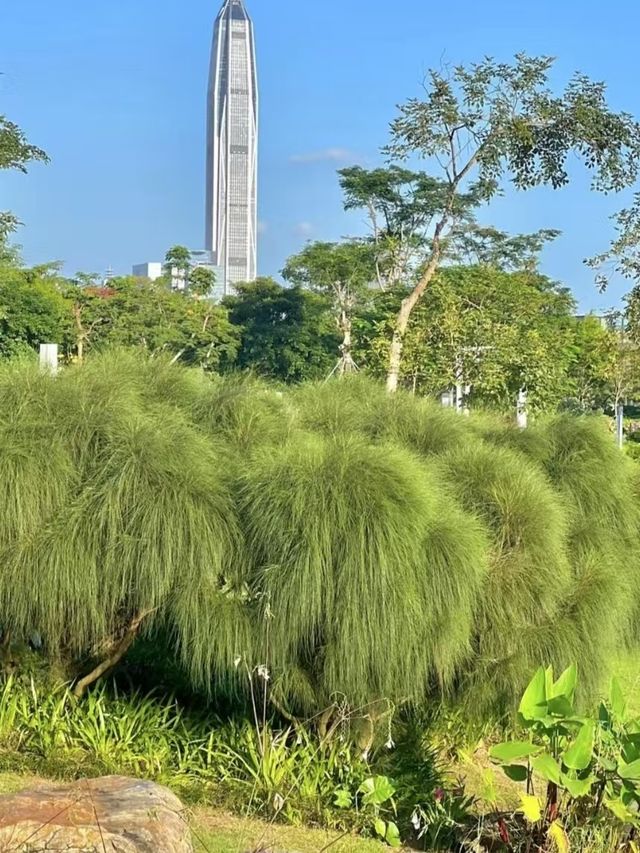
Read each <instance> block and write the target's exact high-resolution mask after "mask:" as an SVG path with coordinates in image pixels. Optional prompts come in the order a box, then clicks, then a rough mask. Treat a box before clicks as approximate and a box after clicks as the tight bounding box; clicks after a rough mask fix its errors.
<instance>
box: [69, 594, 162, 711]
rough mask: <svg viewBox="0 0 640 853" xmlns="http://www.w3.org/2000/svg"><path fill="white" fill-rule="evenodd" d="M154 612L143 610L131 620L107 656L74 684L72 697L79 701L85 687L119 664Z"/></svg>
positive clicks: (154, 609)
mask: <svg viewBox="0 0 640 853" xmlns="http://www.w3.org/2000/svg"><path fill="white" fill-rule="evenodd" d="M156 610H157V608H153V610H143V611H142V612H141V613H139V614H138V615H137V616H136V617H135V618H134V619H132V621H131V622H130V624H129V627H128V628H127V630H126V631H125V634H124V636H123V637H122V639H121V640H119V641H118V642H117V643H116V644H115V645H114V646H112V649H111V653H110V654H109V656H108V657H106V658H105V659H104V660H103V661H101V662H100V663H99V664H98V665H97V666H96V667H94V669H92V670H91V672H90V673H88V674H87V675H85V676H84V677H83V678H81V679H80V680H79V681H78V682H77V683H76V686H75V687H74V690H73V695H74V696H76V698H78V699H80V698H81V697H82V696H84V693H85V691H86V689H87V687H89V686H90V685H92V684H94V683H95V682H96V681H97V680H98V679H99V678H102V676H103V675H105V673H107V672H109V670H110V669H113V667H114V666H116V665H117V664H118V663H120V661H121V660H122V658H123V657H124V656H125V655H126V653H127V652H128V651H129V649H130V648H131V646H132V644H133V641H134V640H135V639H136V637H137V636H138V632H139V631H140V626H141V625H142V623H143V622H144V620H145V619H146V618H147V616H150V615H151V614H152V613H154V612H155V611H156Z"/></svg>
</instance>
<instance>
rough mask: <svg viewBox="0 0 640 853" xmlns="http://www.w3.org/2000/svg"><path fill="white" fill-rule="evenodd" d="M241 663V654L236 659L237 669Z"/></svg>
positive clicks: (234, 663)
mask: <svg viewBox="0 0 640 853" xmlns="http://www.w3.org/2000/svg"><path fill="white" fill-rule="evenodd" d="M241 663H242V658H241V657H240V655H238V657H237V658H236V659H235V660H234V662H233V665H234V666H235V668H236V669H237V668H238V667H239V666H240V664H241Z"/></svg>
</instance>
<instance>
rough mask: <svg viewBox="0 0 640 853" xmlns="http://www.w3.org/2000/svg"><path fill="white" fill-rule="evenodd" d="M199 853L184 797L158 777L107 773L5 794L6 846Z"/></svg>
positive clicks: (1, 809)
mask: <svg viewBox="0 0 640 853" xmlns="http://www.w3.org/2000/svg"><path fill="white" fill-rule="evenodd" d="M5 850H7V851H8V850H11V851H12V852H13V853H18V851H20V853H37V851H45V850H46V851H55V850H64V851H66V853H72V852H73V853H80V851H89V853H93V851H95V852H96V853H104V851H110V853H111V851H118V853H193V846H192V844H191V833H190V831H189V827H188V825H187V821H186V818H185V814H184V807H183V805H182V803H181V802H180V800H179V799H178V798H177V797H176V796H175V795H174V794H172V793H171V791H169V790H168V789H167V788H163V787H162V786H161V785H156V784H155V783H154V782H142V781H140V780H138V779H126V778H124V777H122V776H105V777H104V778H102V779H84V780H82V781H80V782H75V783H73V784H71V785H57V786H50V787H49V786H48V787H43V788H36V789H33V790H30V791H21V792H20V793H19V794H13V795H11V796H5V797H0V851H5Z"/></svg>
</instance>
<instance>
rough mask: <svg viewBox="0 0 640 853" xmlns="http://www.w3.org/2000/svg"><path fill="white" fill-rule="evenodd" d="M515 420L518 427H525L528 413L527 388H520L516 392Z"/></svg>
mask: <svg viewBox="0 0 640 853" xmlns="http://www.w3.org/2000/svg"><path fill="white" fill-rule="evenodd" d="M516 420H517V423H518V429H526V428H527V423H528V420H529V413H528V412H527V389H526V388H521V389H520V391H519V392H518V405H517V410H516Z"/></svg>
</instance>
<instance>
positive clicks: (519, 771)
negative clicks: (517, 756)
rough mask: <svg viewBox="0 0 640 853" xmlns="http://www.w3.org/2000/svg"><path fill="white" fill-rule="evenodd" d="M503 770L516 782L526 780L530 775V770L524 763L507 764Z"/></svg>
mask: <svg viewBox="0 0 640 853" xmlns="http://www.w3.org/2000/svg"><path fill="white" fill-rule="evenodd" d="M534 760H535V759H534ZM502 771H503V773H504V774H505V775H506V776H508V777H509V779H512V780H513V781H514V782H524V781H525V780H526V778H527V776H528V775H529V771H528V770H527V768H526V767H525V766H524V764H505V765H503V767H502Z"/></svg>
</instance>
